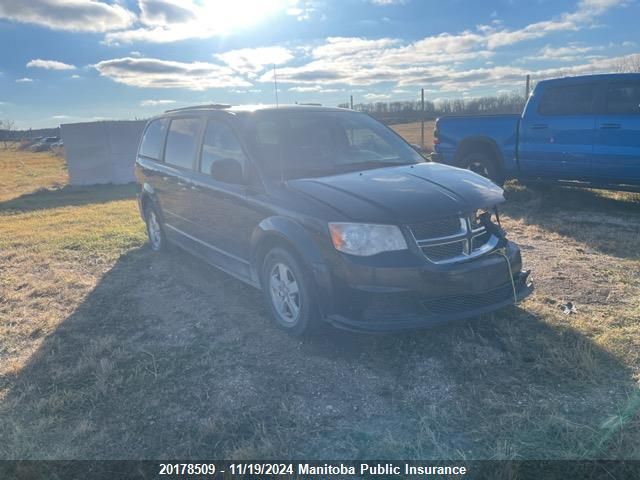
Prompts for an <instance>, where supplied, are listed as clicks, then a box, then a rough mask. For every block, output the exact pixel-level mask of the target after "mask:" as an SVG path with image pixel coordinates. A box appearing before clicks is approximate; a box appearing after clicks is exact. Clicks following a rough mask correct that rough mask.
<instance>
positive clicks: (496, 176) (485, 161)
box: [462, 152, 504, 185]
mask: <svg viewBox="0 0 640 480" xmlns="http://www.w3.org/2000/svg"><path fill="white" fill-rule="evenodd" d="M462 165H464V166H465V167H466V168H467V169H469V170H471V171H472V172H474V173H477V174H478V175H482V176H483V177H485V178H488V179H489V180H491V181H493V182H494V183H496V184H498V185H502V184H503V183H504V174H503V173H502V171H501V170H500V168H498V164H497V162H496V161H495V159H494V158H492V157H491V156H489V155H487V154H486V153H484V152H474V153H469V154H467V155H465V157H464V159H463V161H462Z"/></svg>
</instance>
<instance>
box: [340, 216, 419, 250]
mask: <svg viewBox="0 0 640 480" xmlns="http://www.w3.org/2000/svg"><path fill="white" fill-rule="evenodd" d="M329 232H330V233H331V241H332V242H333V246H334V247H336V250H339V251H341V252H344V253H349V254H351V255H359V256H362V257H367V256H370V255H375V254H376V253H381V252H391V251H395V250H406V249H407V242H406V241H405V239H404V236H403V235H402V232H401V231H400V229H399V228H398V227H397V226H395V225H367V224H365V223H330V224H329Z"/></svg>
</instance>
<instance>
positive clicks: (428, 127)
mask: <svg viewBox="0 0 640 480" xmlns="http://www.w3.org/2000/svg"><path fill="white" fill-rule="evenodd" d="M434 123H435V121H429V122H424V147H425V149H426V150H428V151H430V152H431V151H433V125H434ZM389 126H390V127H391V128H393V129H394V130H395V131H396V132H397V133H398V134H400V135H402V137H404V139H405V140H406V141H407V142H409V143H413V144H415V145H420V144H421V141H422V125H421V124H420V122H414V123H399V124H397V125H389Z"/></svg>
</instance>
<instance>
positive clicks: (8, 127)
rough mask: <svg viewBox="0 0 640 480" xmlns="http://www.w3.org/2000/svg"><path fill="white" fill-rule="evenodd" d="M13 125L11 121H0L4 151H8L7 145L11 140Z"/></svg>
mask: <svg viewBox="0 0 640 480" xmlns="http://www.w3.org/2000/svg"><path fill="white" fill-rule="evenodd" d="M14 127H15V123H14V122H13V120H0V130H3V135H2V140H3V143H4V149H5V150H8V149H9V144H10V143H11V141H12V140H13V130H14Z"/></svg>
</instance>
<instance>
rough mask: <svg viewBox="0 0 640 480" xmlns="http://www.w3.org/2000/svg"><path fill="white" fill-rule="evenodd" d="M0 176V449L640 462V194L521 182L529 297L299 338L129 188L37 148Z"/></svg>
mask: <svg viewBox="0 0 640 480" xmlns="http://www.w3.org/2000/svg"><path fill="white" fill-rule="evenodd" d="M16 164H23V165H24V167H21V168H18V167H16ZM0 172H2V175H0V179H1V180H0V181H1V182H2V197H1V198H0V438H1V439H2V441H1V442H0V458H186V457H200V458H270V457H281V458H282V457H284V458H304V457H309V458H318V459H323V458H386V459H392V458H456V459H477V458H517V459H531V458H634V459H640V420H639V414H638V409H639V408H640V401H639V398H640V397H639V395H638V381H639V380H640V354H639V352H640V340H639V339H640V301H639V298H640V277H638V275H637V273H638V271H639V270H640V259H639V257H638V252H639V251H640V227H639V226H640V214H639V212H638V210H639V209H638V207H639V205H640V202H639V199H638V197H637V196H634V195H632V194H607V193H605V194H602V193H599V192H592V191H588V190H584V191H578V190H569V189H545V190H542V191H540V190H531V189H527V188H524V187H521V186H519V185H517V184H515V183H514V184H512V185H509V186H508V190H507V193H508V202H507V204H506V205H505V208H504V212H505V213H504V224H505V227H506V228H507V230H508V231H509V232H510V237H511V238H512V239H514V240H515V241H517V242H518V243H519V244H520V245H521V246H522V247H523V256H524V261H525V265H526V266H528V267H530V268H532V269H533V271H534V273H533V276H534V279H535V281H536V285H537V290H536V292H535V294H534V295H533V296H532V297H531V298H530V299H528V300H527V301H526V302H524V303H523V304H522V305H520V306H519V307H513V308H508V309H505V310H503V311H501V312H499V313H497V314H495V315H491V316H488V317H486V318H483V319H479V320H473V321H466V322H460V323H457V324H452V325H449V326H446V327H442V328H438V329H434V330H430V331H425V332H417V333H413V334H411V335H386V336H363V335H352V334H347V333H344V332H339V331H333V330H330V331H328V332H327V334H326V335H325V336H323V337H319V338H315V339H312V340H306V341H300V340H296V339H293V338H289V337H287V336H286V335H284V334H282V333H281V332H279V331H278V330H276V329H275V328H274V327H273V326H272V325H271V323H270V321H269V319H268V318H267V315H266V311H265V308H264V306H263V304H262V301H261V297H260V294H259V292H257V291H255V290H254V289H252V288H250V287H248V286H246V285H244V284H242V283H240V282H238V281H236V280H234V279H232V278H230V277H229V276H227V275H225V274H223V273H220V272H218V271H216V270H215V269H213V268H209V267H206V266H203V265H202V264H201V262H199V261H197V260H195V259H193V258H192V257H190V256H189V255H187V254H183V253H180V252H173V253H171V254H168V255H166V256H158V255H154V254H152V253H151V252H150V251H149V250H148V248H147V247H146V245H145V239H144V229H143V225H142V222H141V221H140V220H139V218H138V214H137V211H136V206H135V201H134V199H133V196H132V193H133V191H132V190H131V189H130V188H129V187H100V188H97V189H75V188H70V187H66V188H65V187H63V184H64V182H65V173H64V164H63V161H62V160H60V159H58V158H55V157H52V156H50V155H48V154H46V153H43V154H30V153H22V154H21V153H13V152H12V153H11V154H3V153H2V152H0ZM43 188H44V189H46V190H41V189H43ZM567 300H571V301H574V302H575V303H576V304H577V307H578V313H577V314H576V315H569V316H567V315H564V314H563V313H562V312H561V310H560V309H559V304H561V303H563V302H565V301H567Z"/></svg>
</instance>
